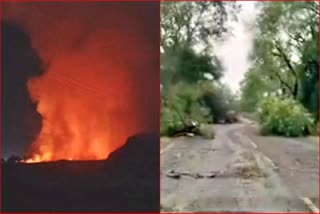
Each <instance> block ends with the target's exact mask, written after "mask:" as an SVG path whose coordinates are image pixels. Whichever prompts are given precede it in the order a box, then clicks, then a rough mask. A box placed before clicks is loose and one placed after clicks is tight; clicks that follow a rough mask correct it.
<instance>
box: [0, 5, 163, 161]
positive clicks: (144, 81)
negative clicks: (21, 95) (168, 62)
mask: <svg viewBox="0 0 320 214" xmlns="http://www.w3.org/2000/svg"><path fill="white" fill-rule="evenodd" d="M5 8H6V10H3V11H4V17H5V18H6V19H9V20H13V21H14V22H16V23H20V24H21V25H22V26H23V29H24V30H25V31H26V32H27V33H28V34H29V35H30V38H31V42H32V46H33V47H34V48H35V49H36V50H37V52H38V54H39V56H40V58H41V59H42V61H43V62H44V64H45V65H47V66H46V67H45V68H44V69H45V73H44V74H43V75H42V76H39V77H34V78H32V79H29V81H28V82H27V86H28V91H29V94H30V97H31V99H32V100H33V101H34V102H35V103H36V104H37V112H38V113H39V114H40V115H41V117H42V127H41V130H40V133H39V134H38V135H37V136H36V138H35V140H34V142H33V143H32V145H31V146H30V148H29V150H28V152H27V154H26V156H27V157H30V158H29V159H27V160H25V162H27V163H32V162H43V161H55V160H61V159H63V160H89V159H90V160H97V159H105V158H107V157H108V156H109V154H110V153H111V152H113V151H114V150H116V149H118V148H119V147H121V146H122V145H123V144H124V143H125V142H126V140H127V139H128V138H129V137H130V136H132V135H135V134H136V133H138V132H142V131H149V130H152V131H153V130H155V131H158V130H159V99H160V97H159V82H160V81H159V74H158V70H159V43H158V41H159V26H158V25H157V24H155V23H159V15H158V11H159V4H157V3H151V2H150V3H149V2H148V3H147V2H141V3H134V4H129V3H123V2H117V3H107V2H105V3H102V2H96V3H94V2H93V3H91V2H90V3H89V2H88V3H77V4H74V3H73V2H72V3H71V2H70V3H67V2H59V3H54V2H48V3H41V4H40V3H21V2H6V3H5ZM28 14H32V16H30V15H28ZM151 17H152V18H151ZM146 29H148V31H147V33H146ZM22 72H23V71H22Z"/></svg>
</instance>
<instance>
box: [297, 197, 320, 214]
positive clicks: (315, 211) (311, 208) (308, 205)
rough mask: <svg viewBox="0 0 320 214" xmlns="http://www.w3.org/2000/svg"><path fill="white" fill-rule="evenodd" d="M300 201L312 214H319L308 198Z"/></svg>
mask: <svg viewBox="0 0 320 214" xmlns="http://www.w3.org/2000/svg"><path fill="white" fill-rule="evenodd" d="M301 200H302V201H303V203H304V204H305V205H306V206H307V207H308V208H309V209H310V210H311V211H312V212H313V213H319V208H318V207H316V206H315V205H314V204H313V203H312V201H311V200H310V199H309V198H305V197H302V198H301Z"/></svg>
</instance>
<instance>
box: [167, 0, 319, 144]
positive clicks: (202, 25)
mask: <svg viewBox="0 0 320 214" xmlns="http://www.w3.org/2000/svg"><path fill="white" fill-rule="evenodd" d="M318 5H319V3H318V2H258V3H257V10H258V11H259V13H258V14H257V17H256V20H255V23H254V25H252V26H251V27H252V29H253V30H254V41H253V48H252V50H251V54H250V61H251V67H250V68H249V70H248V72H247V73H246V74H245V76H244V78H243V81H242V83H241V90H240V96H236V95H235V94H233V93H232V92H231V91H230V89H229V88H228V87H227V86H226V85H224V84H223V83H222V82H221V78H222V77H223V74H224V73H223V71H224V69H223V65H222V63H221V62H220V61H219V59H218V57H217V53H216V51H215V48H214V44H216V42H219V41H222V40H224V39H225V38H227V37H228V36H230V35H231V31H232V29H230V28H229V27H228V25H227V24H226V23H227V21H228V20H230V19H234V20H236V14H237V11H238V10H240V9H241V8H240V7H239V6H238V4H237V3H235V2H163V3H162V4H161V10H162V11H161V14H162V15H161V135H162V136H179V135H183V134H186V133H193V134H194V135H202V136H207V137H211V138H212V137H214V134H213V130H212V127H213V126H212V124H215V123H234V122H237V120H238V116H239V115H241V116H244V117H248V118H249V119H254V120H256V121H257V122H258V123H259V124H260V128H261V134H263V135H281V136H288V137H296V136H305V135H310V134H313V135H314V134H318V122H319V113H318V108H319V106H318V93H319V92H318V74H319V71H318V66H319V58H318V56H319V53H318V47H319V44H318V35H319V29H318V20H319V10H318ZM235 72H236V71H235ZM204 127H206V128H204Z"/></svg>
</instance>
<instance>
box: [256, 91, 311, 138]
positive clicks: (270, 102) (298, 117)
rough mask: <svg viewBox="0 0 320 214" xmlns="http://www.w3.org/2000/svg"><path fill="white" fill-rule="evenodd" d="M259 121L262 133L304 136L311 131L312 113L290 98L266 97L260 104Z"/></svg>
mask: <svg viewBox="0 0 320 214" xmlns="http://www.w3.org/2000/svg"><path fill="white" fill-rule="evenodd" d="M258 115H259V121H260V124H261V132H262V134H276V135H284V136H291V137H296V136H303V135H308V134H310V133H311V131H312V128H313V119H312V117H311V114H310V113H309V112H308V111H307V110H306V109H305V108H304V107H303V106H302V105H301V104H300V103H298V102H297V101H295V100H293V99H290V98H275V97H273V98H271V97H269V98H265V99H263V100H262V102H261V103H260V104H259V112H258Z"/></svg>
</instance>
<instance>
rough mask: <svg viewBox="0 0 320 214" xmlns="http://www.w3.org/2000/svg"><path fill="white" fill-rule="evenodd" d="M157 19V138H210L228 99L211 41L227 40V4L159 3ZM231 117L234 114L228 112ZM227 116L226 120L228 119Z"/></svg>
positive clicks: (233, 8)
mask: <svg viewBox="0 0 320 214" xmlns="http://www.w3.org/2000/svg"><path fill="white" fill-rule="evenodd" d="M161 9H162V11H161V12H162V15H161V17H162V18H161V33H162V35H161V49H162V53H161V135H163V136H176V135H181V134H184V133H193V134H195V135H202V136H205V137H207V138H213V137H214V134H213V130H212V126H210V125H208V124H211V123H214V122H217V121H221V120H225V119H226V117H227V115H228V112H229V111H230V110H231V109H232V108H231V106H232V101H233V95H232V94H231V92H230V91H229V89H228V88H227V87H226V86H225V85H223V84H221V81H220V79H221V77H222V75H223V67H222V65H221V62H220V61H219V59H218V58H217V57H216V55H215V52H214V49H213V46H212V42H211V41H212V40H218V39H222V38H224V37H225V36H227V35H228V33H229V31H228V29H227V27H226V21H227V20H228V19H230V18H234V17H231V16H230V15H229V13H227V9H228V10H231V11H236V10H237V6H236V4H234V3H230V2H163V3H162V6H161ZM233 112H234V111H233ZM229 115H231V114H230V113H229Z"/></svg>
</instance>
